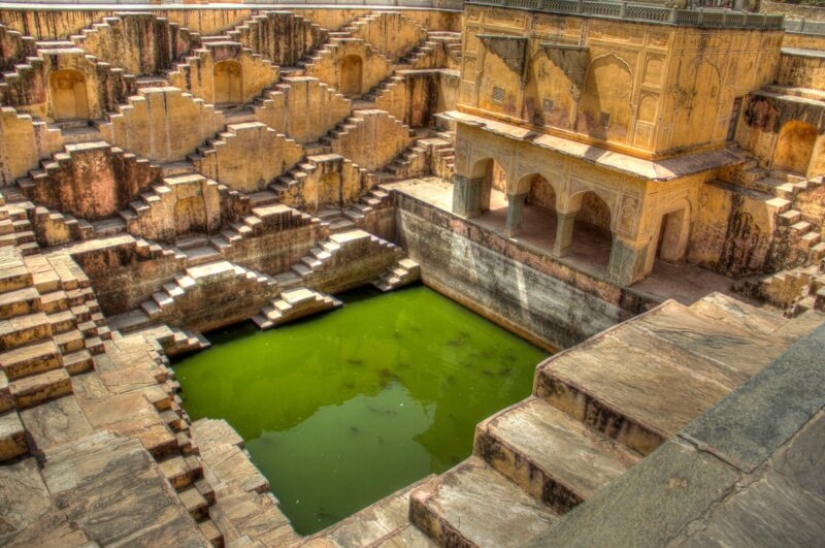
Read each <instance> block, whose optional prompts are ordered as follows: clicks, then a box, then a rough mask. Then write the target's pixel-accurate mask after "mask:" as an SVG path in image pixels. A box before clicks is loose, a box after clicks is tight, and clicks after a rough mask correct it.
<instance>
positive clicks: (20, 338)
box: [0, 312, 51, 351]
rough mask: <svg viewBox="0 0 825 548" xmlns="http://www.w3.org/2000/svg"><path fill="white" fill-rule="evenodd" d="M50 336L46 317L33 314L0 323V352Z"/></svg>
mask: <svg viewBox="0 0 825 548" xmlns="http://www.w3.org/2000/svg"><path fill="white" fill-rule="evenodd" d="M49 335H51V323H50V322H49V318H48V316H46V315H45V314H44V313H42V312H35V313H34V314H28V315H26V316H16V317H14V318H11V319H8V320H3V321H0V351H4V350H10V349H12V348H17V347H19V346H23V345H25V344H29V343H32V342H35V341H39V340H41V339H43V338H45V337H48V336H49Z"/></svg>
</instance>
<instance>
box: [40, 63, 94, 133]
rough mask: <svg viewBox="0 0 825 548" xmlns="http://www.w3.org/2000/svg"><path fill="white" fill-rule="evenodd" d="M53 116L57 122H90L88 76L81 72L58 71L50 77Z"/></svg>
mask: <svg viewBox="0 0 825 548" xmlns="http://www.w3.org/2000/svg"><path fill="white" fill-rule="evenodd" d="M49 90H50V92H51V96H52V116H53V118H54V121H55V122H66V121H69V120H88V119H89V101H88V98H87V96H86V76H84V75H83V73H82V72H80V71H79V70H70V69H64V70H57V71H55V72H53V73H51V75H50V76H49Z"/></svg>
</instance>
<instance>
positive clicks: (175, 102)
mask: <svg viewBox="0 0 825 548" xmlns="http://www.w3.org/2000/svg"><path fill="white" fill-rule="evenodd" d="M139 93H140V94H139V95H137V96H133V97H130V98H129V104H128V105H127V106H123V107H120V108H119V109H118V113H117V114H113V115H112V116H110V117H109V123H107V124H101V126H100V131H101V134H102V135H103V138H104V139H105V140H106V141H107V142H109V143H111V144H113V145H116V146H119V147H121V148H123V149H125V150H129V151H131V152H135V153H136V154H140V155H141V156H143V157H145V158H149V159H150V160H156V161H159V162H172V161H175V160H182V159H183V158H185V157H186V155H187V154H190V153H191V152H193V151H194V150H195V149H196V148H197V147H198V146H199V145H201V144H202V143H203V142H204V141H206V140H207V139H209V138H211V137H213V136H214V135H215V134H216V133H217V132H219V131H221V130H222V129H223V128H224V126H225V124H226V122H225V121H224V117H223V114H222V113H220V112H216V111H215V109H214V107H213V106H212V105H207V104H206V103H204V102H203V100H201V99H195V98H193V97H192V96H191V95H189V94H188V93H183V92H182V91H181V90H180V89H178V88H173V87H165V88H144V89H141V90H140V92H139Z"/></svg>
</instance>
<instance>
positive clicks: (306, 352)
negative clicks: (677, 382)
mask: <svg viewBox="0 0 825 548" xmlns="http://www.w3.org/2000/svg"><path fill="white" fill-rule="evenodd" d="M343 300H344V302H345V306H344V307H343V308H342V309H340V310H337V311H335V312H332V313H329V314H326V315H324V316H321V317H317V318H313V319H309V320H305V321H303V322H300V323H298V324H294V325H289V326H284V327H279V328H277V329H273V330H270V331H265V332H259V331H257V329H255V328H254V326H252V325H251V323H250V324H249V325H245V326H242V327H238V328H233V329H231V330H229V331H225V332H220V333H213V334H211V335H210V337H209V338H210V340H211V341H212V343H213V347H212V348H211V349H209V350H207V351H206V352H202V353H200V354H197V355H195V356H192V357H190V358H187V359H184V360H182V361H180V362H179V363H178V364H176V365H175V371H176V374H177V377H178V380H179V381H180V383H181V386H182V388H183V393H182V396H183V399H184V407H185V408H186V411H187V412H188V413H189V415H190V416H191V417H192V419H193V420H195V419H198V418H201V417H211V418H223V419H226V420H227V421H228V422H229V423H230V424H231V425H232V426H233V427H234V428H235V429H236V430H237V431H238V433H240V434H241V436H243V438H244V440H245V441H246V447H247V449H248V450H249V453H250V455H251V457H252V460H253V462H254V463H255V464H256V465H257V466H258V468H259V469H260V470H261V472H262V473H263V474H264V475H265V476H266V477H267V478H268V479H269V481H270V483H271V486H272V492H273V493H274V494H275V496H277V497H278V499H279V500H280V501H281V509H282V510H283V511H284V513H285V514H286V515H287V516H288V517H289V518H290V520H292V525H293V527H294V528H295V530H296V531H297V532H299V533H301V534H311V533H314V532H316V531H318V530H320V529H323V528H324V527H327V526H329V525H332V524H333V523H336V522H337V521H339V520H341V519H343V518H345V517H347V516H349V515H351V514H353V513H355V512H357V511H358V510H360V509H362V508H364V507H366V506H368V505H370V504H372V503H373V502H375V501H377V500H379V499H380V498H383V497H385V496H387V495H389V494H391V493H392V492H394V491H396V490H398V489H400V488H402V487H404V486H406V485H408V484H410V483H412V482H415V481H417V480H419V479H421V478H423V477H425V476H426V475H428V474H430V473H436V474H439V473H441V472H444V471H446V470H447V469H448V468H450V467H452V466H453V465H455V464H456V463H458V462H460V461H461V460H463V459H464V458H466V457H468V456H469V455H470V453H471V452H472V444H473V434H474V429H475V425H476V424H477V423H478V422H479V421H481V420H482V419H484V418H485V417H487V416H489V415H491V414H493V413H494V412H496V411H498V410H500V409H502V408H504V407H506V406H508V405H511V404H513V403H515V402H516V401H518V400H520V399H522V398H525V397H526V396H528V395H529V394H530V390H531V388H532V378H533V372H534V369H535V366H536V364H537V363H538V362H539V361H541V360H542V359H543V358H544V357H546V353H545V352H544V351H542V350H540V349H538V348H536V347H534V346H532V345H530V344H529V343H527V342H525V341H524V340H522V339H520V338H518V337H516V336H514V335H512V334H510V333H509V332H507V331H505V330H503V329H501V328H499V327H498V326H496V325H494V324H492V323H490V322H488V321H487V320H485V319H483V318H481V317H480V316H477V315H475V314H474V313H472V312H470V311H468V310H467V309H465V308H463V307H461V306H460V305H458V304H456V303H454V302H453V301H451V300H449V299H447V298H445V297H443V296H441V295H439V294H438V293H436V292H434V291H432V290H430V289H427V288H425V287H414V288H409V289H405V290H402V291H397V292H394V293H389V294H386V295H380V294H378V293H377V292H376V291H373V290H359V291H357V292H354V293H350V294H348V295H345V296H344V297H343Z"/></svg>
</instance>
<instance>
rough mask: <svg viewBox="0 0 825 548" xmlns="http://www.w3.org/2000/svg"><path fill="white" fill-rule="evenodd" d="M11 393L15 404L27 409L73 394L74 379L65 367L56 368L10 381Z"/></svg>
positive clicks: (19, 407)
mask: <svg viewBox="0 0 825 548" xmlns="http://www.w3.org/2000/svg"><path fill="white" fill-rule="evenodd" d="M9 393H10V394H11V396H12V398H14V404H15V406H16V407H17V408H18V409H25V408H27V407H33V406H35V405H39V404H41V403H43V402H47V401H49V400H53V399H56V398H59V397H62V396H65V395H67V394H71V393H72V381H71V378H70V377H69V373H68V372H67V371H66V370H65V369H62V368H61V369H54V370H52V371H47V372H45V373H41V374H39V375H32V376H29V377H23V378H21V379H17V380H15V381H13V382H10V383H9Z"/></svg>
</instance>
